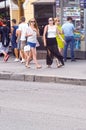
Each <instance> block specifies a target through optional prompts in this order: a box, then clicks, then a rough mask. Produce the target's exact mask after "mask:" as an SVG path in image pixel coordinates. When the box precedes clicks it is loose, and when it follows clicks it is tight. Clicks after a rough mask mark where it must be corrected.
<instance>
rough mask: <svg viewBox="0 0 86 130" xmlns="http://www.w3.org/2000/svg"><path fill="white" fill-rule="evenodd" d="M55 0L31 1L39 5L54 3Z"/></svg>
mask: <svg viewBox="0 0 86 130" xmlns="http://www.w3.org/2000/svg"><path fill="white" fill-rule="evenodd" d="M54 3H55V0H36V1H35V2H32V4H34V5H38V4H39V5H40V4H54Z"/></svg>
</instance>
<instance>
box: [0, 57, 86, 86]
mask: <svg viewBox="0 0 86 130" xmlns="http://www.w3.org/2000/svg"><path fill="white" fill-rule="evenodd" d="M39 63H40V64H42V68H41V69H36V68H35V65H34V63H33V61H32V62H31V63H30V65H31V68H26V67H25V65H24V64H22V63H20V62H14V58H13V57H10V58H9V60H8V61H7V62H6V63H4V61H3V57H0V79H7V80H21V81H33V82H55V83H69V84H77V85H85V86H86V60H77V61H76V62H71V61H70V60H68V61H67V62H66V63H65V66H64V67H61V68H57V67H56V62H55V60H54V63H53V65H52V68H47V67H46V61H45V60H44V59H43V60H39Z"/></svg>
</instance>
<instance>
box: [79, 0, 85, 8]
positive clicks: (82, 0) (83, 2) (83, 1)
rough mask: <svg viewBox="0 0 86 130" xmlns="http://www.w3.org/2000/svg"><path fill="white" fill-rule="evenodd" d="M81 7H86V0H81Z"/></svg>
mask: <svg viewBox="0 0 86 130" xmlns="http://www.w3.org/2000/svg"><path fill="white" fill-rule="evenodd" d="M80 7H81V8H86V0H80Z"/></svg>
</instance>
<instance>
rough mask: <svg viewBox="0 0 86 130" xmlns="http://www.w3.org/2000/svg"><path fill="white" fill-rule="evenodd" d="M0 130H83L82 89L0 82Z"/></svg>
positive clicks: (85, 104)
mask: <svg viewBox="0 0 86 130" xmlns="http://www.w3.org/2000/svg"><path fill="white" fill-rule="evenodd" d="M0 130H86V87H85V86H75V85H66V84H55V83H36V82H35V83H33V82H22V81H6V80H0Z"/></svg>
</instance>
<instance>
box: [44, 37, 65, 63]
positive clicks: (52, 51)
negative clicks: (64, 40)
mask: <svg viewBox="0 0 86 130" xmlns="http://www.w3.org/2000/svg"><path fill="white" fill-rule="evenodd" d="M49 41H50V39H49ZM49 41H48V42H47V43H48V44H47V56H46V64H47V65H51V64H52V63H53V58H54V57H56V58H57V59H58V60H59V61H60V62H61V64H62V65H64V61H63V56H62V55H61V54H60V52H59V50H58V46H57V43H56V39H52V44H50V43H49ZM54 41H55V42H54ZM53 43H54V44H53Z"/></svg>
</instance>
